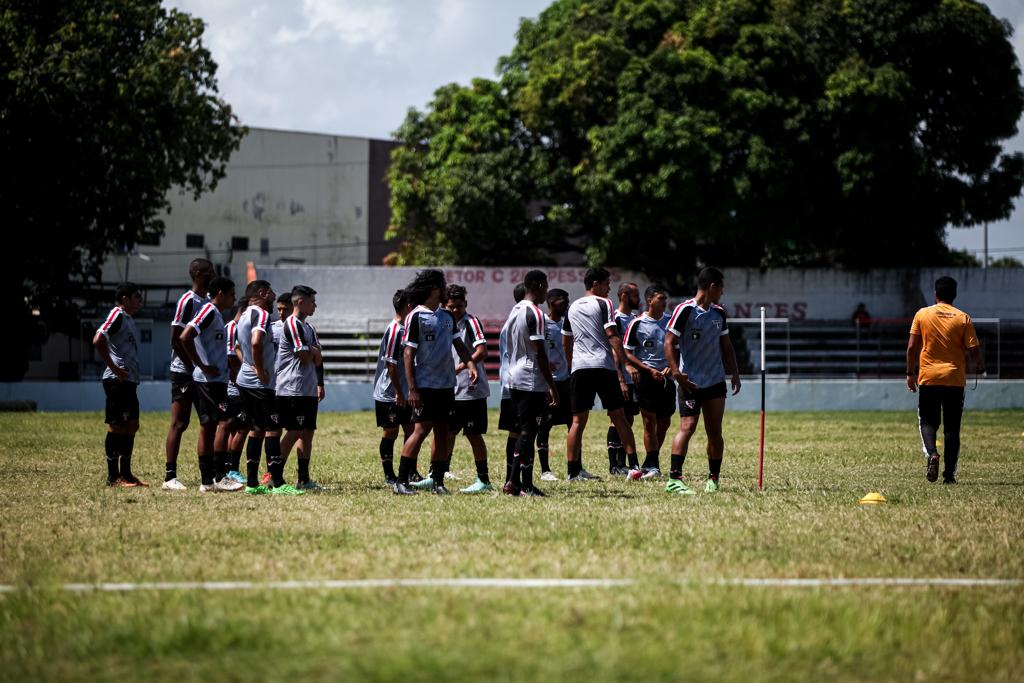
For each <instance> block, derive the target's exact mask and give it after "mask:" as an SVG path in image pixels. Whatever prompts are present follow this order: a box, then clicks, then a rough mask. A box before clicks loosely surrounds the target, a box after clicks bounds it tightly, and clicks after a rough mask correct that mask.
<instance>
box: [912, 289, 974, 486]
mask: <svg viewBox="0 0 1024 683" xmlns="http://www.w3.org/2000/svg"><path fill="white" fill-rule="evenodd" d="M955 300H956V280H954V279H953V278H951V277H949V276H945V275H944V276H942V277H940V278H939V279H938V280H936V281H935V305H933V306H928V307H927V308H922V309H921V310H919V311H918V312H917V313H916V314H915V315H914V322H913V323H911V325H910V340H909V341H908V342H907V389H909V390H910V391H916V392H917V418H918V424H919V426H920V431H921V447H922V449H923V450H924V455H925V458H926V459H927V470H926V472H927V474H926V476H927V478H928V481H935V480H937V479H938V478H939V451H938V449H937V448H936V443H935V436H936V434H937V433H938V431H939V425H940V424H942V422H943V419H945V425H944V427H943V430H942V431H943V435H944V436H945V438H946V452H945V453H944V458H943V459H944V461H945V463H944V464H945V467H944V468H943V472H942V483H943V484H955V483H956V469H957V462H958V460H959V458H960V419H961V417H962V416H963V411H964V387H965V385H966V384H967V372H966V368H965V352H968V353H970V356H971V362H972V363H973V364H974V368H975V372H984V369H985V360H984V357H983V356H982V353H981V345H980V344H979V343H978V335H977V334H975V332H974V323H973V322H971V316H969V315H967V314H966V313H964V312H963V311H961V310H960V309H958V308H954V307H953V301H955Z"/></svg>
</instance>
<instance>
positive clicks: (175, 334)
mask: <svg viewBox="0 0 1024 683" xmlns="http://www.w3.org/2000/svg"><path fill="white" fill-rule="evenodd" d="M184 333H185V328H184V327H177V326H174V325H171V349H173V350H174V353H175V355H177V356H178V358H180V359H181V362H182V363H184V364H185V372H188V373H191V372H192V368H193V367H194V365H193V363H192V359H191V358H190V357H189V355H188V351H186V350H185V345H184V344H182V343H181V335H183V334H184Z"/></svg>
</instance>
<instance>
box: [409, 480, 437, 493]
mask: <svg viewBox="0 0 1024 683" xmlns="http://www.w3.org/2000/svg"><path fill="white" fill-rule="evenodd" d="M409 486H411V487H413V488H414V489H416V490H417V491H429V490H430V489H432V488H434V480H433V479H431V478H430V477H427V478H426V479H420V480H419V481H414V482H413V483H411V484H409Z"/></svg>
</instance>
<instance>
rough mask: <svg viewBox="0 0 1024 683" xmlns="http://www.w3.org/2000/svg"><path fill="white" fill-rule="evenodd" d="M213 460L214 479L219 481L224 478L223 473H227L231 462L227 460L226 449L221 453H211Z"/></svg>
mask: <svg viewBox="0 0 1024 683" xmlns="http://www.w3.org/2000/svg"><path fill="white" fill-rule="evenodd" d="M213 462H214V479H215V480H217V481H220V480H221V479H223V478H224V475H226V474H227V473H228V467H230V466H231V464H230V463H229V462H228V454H227V451H225V452H223V453H214V454H213Z"/></svg>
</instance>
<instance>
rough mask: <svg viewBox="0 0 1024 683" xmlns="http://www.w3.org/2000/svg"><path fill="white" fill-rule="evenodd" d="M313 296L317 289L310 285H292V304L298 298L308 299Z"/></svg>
mask: <svg viewBox="0 0 1024 683" xmlns="http://www.w3.org/2000/svg"><path fill="white" fill-rule="evenodd" d="M311 296H316V290H315V289H313V288H312V287H310V286H309V285H295V286H294V287H292V304H294V303H295V300H296V299H308V298H309V297H311Z"/></svg>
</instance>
